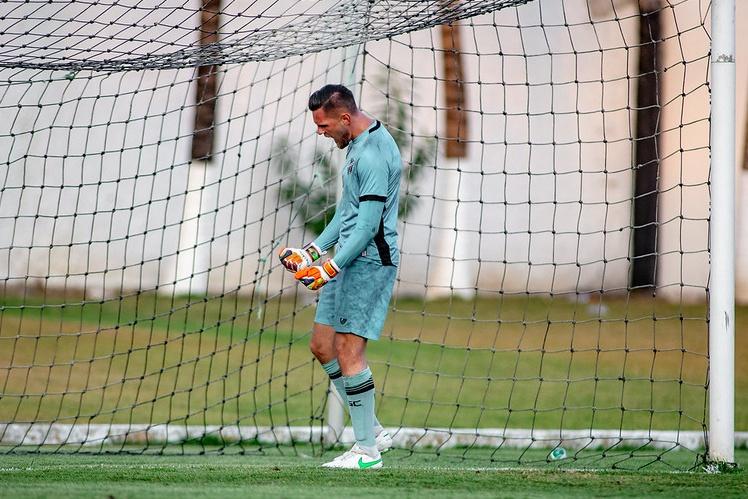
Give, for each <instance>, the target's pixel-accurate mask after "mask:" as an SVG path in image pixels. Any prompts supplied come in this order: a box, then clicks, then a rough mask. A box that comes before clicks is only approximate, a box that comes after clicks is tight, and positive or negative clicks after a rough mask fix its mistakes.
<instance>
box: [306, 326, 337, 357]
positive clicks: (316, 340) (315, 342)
mask: <svg viewBox="0 0 748 499" xmlns="http://www.w3.org/2000/svg"><path fill="white" fill-rule="evenodd" d="M334 342H335V330H334V329H333V328H331V327H330V326H325V325H323V324H315V325H314V329H313V330H312V338H311V339H310V340H309V350H311V351H312V354H313V355H314V356H315V357H316V358H317V360H319V361H320V362H322V363H323V364H326V363H328V362H330V361H331V360H333V359H334V358H335V357H336V355H335V345H334Z"/></svg>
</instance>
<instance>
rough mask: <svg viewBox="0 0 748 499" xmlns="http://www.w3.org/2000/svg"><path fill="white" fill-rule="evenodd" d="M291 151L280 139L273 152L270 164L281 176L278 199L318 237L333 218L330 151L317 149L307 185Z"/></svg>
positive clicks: (333, 177)
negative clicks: (288, 204)
mask: <svg viewBox="0 0 748 499" xmlns="http://www.w3.org/2000/svg"><path fill="white" fill-rule="evenodd" d="M295 152H296V151H295V150H294V148H293V147H291V146H289V144H288V141H287V140H285V139H283V140H282V141H281V142H280V143H279V144H278V146H277V147H276V148H275V152H274V154H273V160H274V162H275V166H276V168H278V170H279V171H280V173H281V175H283V181H282V182H281V187H280V198H281V200H282V201H283V202H290V203H291V206H292V207H293V210H294V212H295V214H296V216H297V217H301V219H302V220H304V226H305V227H306V230H307V231H309V232H311V233H312V234H313V235H315V236H316V235H318V234H320V233H321V232H322V230H323V229H324V228H325V225H327V224H328V222H329V221H330V220H331V219H332V217H333V215H334V214H335V188H336V169H335V167H334V166H333V165H332V158H331V153H330V151H329V150H328V151H325V150H323V149H317V150H316V151H315V152H314V158H313V160H312V164H313V166H314V175H313V176H312V179H311V180H310V181H307V180H304V178H302V176H301V175H300V174H299V171H298V168H297V163H296V161H295V159H294V158H295V157H298V154H295Z"/></svg>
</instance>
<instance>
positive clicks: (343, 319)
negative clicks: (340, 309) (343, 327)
mask: <svg viewBox="0 0 748 499" xmlns="http://www.w3.org/2000/svg"><path fill="white" fill-rule="evenodd" d="M346 322H348V319H346V318H345V317H341V318H340V323H341V324H345V323H346Z"/></svg>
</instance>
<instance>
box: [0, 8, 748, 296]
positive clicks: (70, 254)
mask: <svg viewBox="0 0 748 499" xmlns="http://www.w3.org/2000/svg"><path fill="white" fill-rule="evenodd" d="M706 3H707V2H706V0H693V1H689V2H684V3H679V4H678V5H676V6H674V7H673V8H672V9H666V10H665V12H664V13H663V22H664V23H665V34H666V36H667V41H666V42H665V47H664V53H665V54H666V59H667V61H666V66H667V67H668V71H667V72H666V73H665V74H664V75H663V89H664V92H663V93H664V99H663V103H662V106H663V107H662V109H663V112H662V120H663V121H662V129H663V130H667V132H665V133H664V134H663V138H662V143H661V145H662V151H661V153H660V157H661V158H662V159H663V162H662V168H661V189H665V190H666V192H665V193H664V194H663V195H662V196H661V205H660V214H659V219H660V223H661V224H662V225H661V231H660V243H659V244H660V250H661V252H663V256H662V257H661V258H660V260H659V264H658V265H659V266H658V276H659V285H660V286H663V287H664V288H663V292H665V293H667V294H668V296H671V297H673V298H674V299H678V298H679V297H680V295H681V293H683V294H684V298H685V299H703V298H704V291H703V287H704V286H705V285H706V278H707V273H708V266H707V263H708V255H707V253H706V248H707V240H706V238H707V227H706V222H705V219H706V217H707V216H708V191H707V187H706V184H705V181H706V176H707V175H708V150H707V149H706V146H707V144H708V125H707V123H706V117H707V116H708V92H707V91H706V87H705V86H704V82H705V79H706V78H707V66H708V59H707V58H706V53H707V48H706V45H705V44H706V43H708V37H707V35H706V33H705V32H704V30H703V29H701V28H698V27H697V26H698V22H699V21H698V18H699V16H700V15H701V16H703V15H704V12H706V10H705V5H706ZM231 5H232V8H234V9H239V8H240V7H241V5H239V4H238V3H232V4H231ZM616 5H617V14H618V16H619V18H621V19H623V21H621V22H613V21H611V16H612V14H611V13H610V12H605V10H602V11H595V12H593V16H594V17H595V18H596V19H597V20H598V21H599V22H598V23H596V24H595V25H590V24H588V22H587V21H588V20H589V16H590V13H589V12H588V10H587V7H586V2H585V1H583V0H574V1H566V2H563V3H562V2H560V1H559V0H553V1H550V0H544V1H540V2H537V1H536V2H532V3H530V4H528V5H525V6H522V7H520V8H518V9H506V10H504V11H500V12H497V13H494V14H487V15H483V16H479V17H476V18H474V19H472V20H469V21H466V22H464V23H462V25H463V48H464V50H465V51H466V55H465V56H464V62H465V76H466V80H467V83H466V91H467V102H468V108H469V116H470V118H469V119H470V123H469V139H470V141H471V143H470V146H469V154H468V156H467V157H466V158H463V159H460V160H458V161H453V162H447V161H445V160H444V158H443V156H441V155H440V156H439V158H438V162H437V165H436V168H435V169H434V168H432V169H430V170H429V171H427V172H426V173H425V174H424V175H423V176H422V177H421V178H420V179H419V181H418V185H412V186H409V188H410V189H411V190H412V191H414V192H417V193H419V194H420V195H421V196H422V197H421V199H420V201H419V206H418V209H417V210H416V211H415V212H414V213H413V214H412V216H411V217H409V219H408V220H407V221H406V222H405V223H403V224H402V229H403V230H402V250H403V259H402V266H401V270H400V283H399V285H398V292H400V293H408V294H423V293H424V292H425V290H426V288H425V287H424V285H425V284H426V283H428V285H429V286H430V289H432V290H436V291H437V293H436V294H439V293H438V291H439V290H442V291H449V289H450V286H452V287H453V288H455V289H456V291H457V292H462V293H467V294H470V293H471V292H472V291H473V290H475V289H478V290H479V291H480V292H485V293H496V292H498V290H504V291H506V292H524V291H531V292H549V291H552V292H554V293H568V292H576V291H579V292H592V291H595V290H600V289H604V290H620V289H625V287H626V283H627V280H628V273H629V270H630V264H629V262H628V260H627V257H628V254H629V246H630V240H631V230H630V225H631V209H632V204H631V203H632V200H631V198H632V186H633V184H632V182H633V176H632V174H631V164H632V153H633V149H632V139H631V137H632V130H633V129H634V127H635V118H636V116H635V113H633V112H632V111H631V110H630V109H628V108H627V106H629V105H633V102H634V97H635V96H634V92H635V82H634V80H632V79H627V75H629V76H632V75H635V74H636V67H637V60H636V49H635V48H630V49H629V50H626V49H625V47H627V46H628V47H634V46H635V45H636V43H637V41H638V27H637V20H636V19H635V18H633V17H631V16H632V15H633V14H634V10H633V6H632V4H631V3H629V2H616ZM739 8H742V7H739ZM747 17H748V16H742V19H741V16H740V15H739V16H738V19H739V22H740V23H742V24H741V26H742V28H739V30H738V33H741V31H742V32H745V31H746V29H745V28H748V26H743V25H744V24H746V18H747ZM190 22H192V23H194V22H196V20H195V19H192V18H189V19H188V20H187V21H185V23H187V24H188V23H190ZM541 22H542V24H543V26H545V29H541V28H540V27H539V26H540V24H541ZM564 22H566V23H568V25H569V26H568V27H567V26H564ZM518 24H519V25H522V26H524V27H523V28H521V29H518V28H517V27H516V26H517V25H518ZM185 25H186V24H185ZM676 26H677V27H678V29H680V30H681V31H683V32H684V34H683V35H682V36H681V37H680V38H678V37H675V36H674V34H675V30H676ZM690 28H693V29H690ZM187 32H189V33H191V32H190V31H189V30H187V31H186V33H187ZM173 34H174V33H171V34H170V35H169V36H171V35H173ZM182 35H183V36H185V34H184V33H183V34H182ZM192 36H194V34H193V35H192ZM179 40H180V42H183V41H184V38H180V39H179ZM738 46H740V44H738ZM433 48H437V49H438V48H439V35H438V30H437V29H433V30H430V31H421V32H416V33H412V34H409V35H400V36H398V37H396V38H395V39H394V40H392V41H379V42H371V43H368V44H367V45H366V51H367V55H366V58H365V65H364V67H363V76H364V80H365V81H364V87H363V98H362V101H361V103H362V106H363V107H364V109H366V110H367V111H370V112H372V113H375V114H380V112H381V110H382V107H383V105H384V103H385V102H386V99H385V98H384V95H385V94H386V93H387V92H388V89H387V85H386V84H385V83H383V82H382V81H381V78H382V77H383V76H384V75H386V73H387V69H386V65H389V66H390V67H391V68H392V69H393V71H391V73H390V78H391V80H390V81H391V85H392V84H397V85H399V86H400V87H401V88H402V89H404V90H405V95H406V96H407V100H408V101H409V102H408V103H409V104H410V103H412V104H413V109H414V118H413V126H412V129H413V130H414V131H415V132H416V133H418V134H422V135H424V136H433V135H434V134H436V135H442V136H443V135H444V131H443V127H444V116H443V113H442V112H441V111H436V110H434V107H439V106H443V102H444V101H443V95H442V92H443V88H442V87H441V85H438V84H437V82H436V81H435V79H434V76H435V75H440V74H442V73H441V64H442V61H441V57H440V55H439V53H438V52H436V51H434V50H432V49H433ZM599 49H604V50H603V51H602V52H600V51H599ZM574 51H576V55H575V54H574ZM500 53H501V55H499V54H500ZM341 54H342V51H339V50H335V51H327V52H321V53H316V54H311V55H308V56H304V57H294V58H289V59H284V60H279V61H276V62H267V63H247V64H242V65H234V66H226V67H224V68H222V69H223V70H224V71H225V72H224V73H223V74H222V75H221V83H220V85H221V86H220V92H219V93H220V96H221V97H220V99H219V103H218V108H217V116H218V118H217V128H216V151H217V153H216V156H215V158H214V162H213V164H212V166H209V167H208V168H206V169H205V171H204V173H203V175H204V177H205V179H204V182H203V187H202V188H199V191H200V193H199V196H198V197H199V198H200V199H201V202H200V208H199V209H200V210H201V211H202V213H201V216H200V221H199V222H198V224H199V225H202V227H203V228H202V229H200V230H198V231H197V232H196V234H197V235H196V236H194V237H197V238H198V239H197V244H198V245H200V247H205V246H210V248H211V250H210V267H211V268H212V270H211V272H210V276H209V280H208V285H209V288H210V291H211V292H214V293H220V292H224V291H230V290H234V289H240V290H241V291H244V292H251V291H252V290H254V289H256V288H257V286H259V289H260V290H261V291H263V292H264V291H265V290H269V291H277V290H279V289H280V288H281V287H287V288H288V289H289V290H291V289H293V285H292V284H291V283H289V281H288V279H287V278H286V277H284V276H283V274H282V273H281V272H280V271H279V270H278V268H277V266H276V268H275V269H273V271H272V272H271V273H270V274H268V272H269V270H270V269H269V265H267V264H266V263H264V262H263V260H265V259H267V258H270V259H272V258H273V257H274V253H275V251H274V250H273V248H274V247H276V246H277V245H278V244H286V243H287V242H288V243H291V244H300V243H302V241H303V240H305V239H308V237H306V236H304V235H303V231H302V230H301V229H300V228H301V226H302V224H301V221H300V220H299V219H298V217H296V218H294V215H293V214H292V212H291V211H290V210H289V209H288V207H283V206H279V203H278V194H277V185H278V181H279V175H278V172H277V171H275V169H273V168H271V167H269V158H270V156H271V154H272V151H273V147H274V146H275V145H276V144H277V143H279V141H280V140H282V139H284V138H289V139H290V141H291V143H293V144H296V145H297V146H298V148H297V149H298V151H300V152H299V156H298V157H299V160H298V163H299V168H300V169H301V171H302V174H303V175H305V176H306V177H307V178H310V177H311V176H312V174H313V172H312V170H313V168H312V165H311V161H310V159H311V156H310V152H311V151H312V150H313V149H314V147H315V145H316V144H319V145H322V146H323V147H326V148H329V144H327V143H326V142H324V141H321V142H318V140H317V138H316V137H315V136H314V130H313V126H312V123H311V119H310V117H309V114H308V113H307V112H306V111H305V105H306V99H307V97H308V95H309V93H310V92H311V91H313V90H315V89H316V88H318V87H319V86H321V85H322V84H324V83H325V82H332V81H341V80H342V79H343V78H342V76H341V72H342V66H341V64H340V59H341ZM477 54H480V56H478V55H477ZM738 55H739V59H738V63H739V74H740V75H741V76H740V78H741V80H740V82H739V84H738V88H743V89H745V88H746V74H745V69H744V68H745V63H744V61H742V59H741V58H740V52H739V54H738ZM682 59H685V60H687V61H688V63H687V64H686V65H685V66H684V65H683V64H680V63H678V61H680V60H682ZM193 78H194V70H191V69H182V70H161V71H138V72H128V73H110V74H104V73H91V72H85V71H84V72H81V73H79V74H77V75H76V76H75V78H74V79H72V80H68V79H66V78H65V72H59V71H58V72H32V71H23V72H19V71H17V70H10V69H3V70H0V79H1V80H2V81H8V82H11V83H12V84H8V85H6V86H5V88H4V89H3V90H2V93H0V108H1V109H2V115H3V116H4V117H6V118H5V119H3V120H2V121H0V151H3V156H4V157H3V158H2V162H3V163H6V166H5V167H3V168H2V173H0V185H2V190H0V278H2V279H3V280H5V281H6V282H7V284H8V285H11V286H21V285H35V286H54V287H67V288H71V289H76V290H77V289H83V288H85V289H86V292H87V293H88V294H89V295H91V296H101V295H107V294H116V293H119V292H120V291H121V290H123V289H125V290H136V289H145V290H151V289H159V290H161V291H164V292H172V291H173V290H174V288H172V287H171V286H172V284H173V283H174V280H175V278H176V279H185V278H186V277H185V274H184V273H183V272H182V273H179V272H177V271H176V267H177V263H176V252H177V248H178V247H179V244H180V243H179V240H180V230H181V228H183V227H186V225H185V224H184V223H183V221H182V216H183V213H184V200H185V198H186V196H185V191H186V190H187V189H188V182H187V179H188V171H189V168H190V161H189V153H190V144H191V129H192V123H193V117H194V116H193V111H194V108H193V107H191V104H192V103H193V101H194V85H193V84H192V79H193ZM601 80H603V83H601ZM479 81H480V84H478V82H479ZM575 81H577V82H581V83H576V84H575V83H574V82H575ZM394 82H397V83H394ZM528 83H529V85H528ZM154 88H155V90H154ZM682 93H685V94H686V95H685V96H682V95H681V94H682ZM744 98H745V97H744V96H743V97H740V99H744ZM738 102H739V106H738V109H739V110H740V109H745V108H746V105H745V104H744V103H745V101H744V100H743V101H742V102H743V105H742V107H741V106H740V102H741V100H739V101H738ZM39 103H42V104H43V105H42V106H41V107H39V106H38V104H39ZM19 104H20V107H19ZM739 118H740V119H739V137H743V136H744V134H742V133H740V130H742V128H741V127H743V126H745V125H744V123H745V115H744V114H743V115H742V117H741V113H740V112H739ZM681 122H683V123H684V126H683V127H680V126H679V124H680V123H681ZM71 126H72V128H71ZM442 145H443V144H442ZM681 149H682V150H683V152H681ZM739 150H742V149H741V146H740V145H739ZM45 155H46V157H45ZM6 158H7V159H6ZM458 168H459V170H460V173H459V175H458V174H457V173H456V170H457V169H458ZM456 178H459V185H458V184H457V183H456V182H455V179H456ZM194 185H195V184H193V189H194ZM192 197H194V196H192ZM457 200H459V202H457ZM580 200H581V201H582V202H581V203H580ZM681 214H682V216H681ZM455 223H456V225H457V227H458V231H457V232H455V231H454V227H455ZM187 225H189V224H187ZM195 225H196V224H195ZM289 227H291V230H290V232H289ZM182 232H183V231H182ZM183 239H184V238H183ZM279 239H282V242H279ZM681 251H683V253H682V254H681ZM185 256H187V257H188V258H191V255H190V254H185V253H182V258H184V257H185ZM452 258H455V259H456V260H457V263H455V264H453V262H452ZM479 258H480V262H478V259H479ZM268 261H272V260H268ZM455 271H456V272H455ZM284 279H285V280H284ZM680 283H684V284H685V287H681V286H680ZM181 289H184V288H183V287H182V288H181Z"/></svg>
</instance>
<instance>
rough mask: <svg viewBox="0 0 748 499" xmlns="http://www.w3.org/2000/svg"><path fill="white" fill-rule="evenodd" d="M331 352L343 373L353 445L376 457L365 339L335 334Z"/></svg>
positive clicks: (371, 386)
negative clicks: (354, 437) (353, 437)
mask: <svg viewBox="0 0 748 499" xmlns="http://www.w3.org/2000/svg"><path fill="white" fill-rule="evenodd" d="M335 352H336V353H337V355H338V362H339V363H340V369H341V371H342V374H343V383H344V385H345V393H346V396H347V399H348V410H349V411H350V413H351V424H352V425H353V433H354V434H355V435H356V443H357V444H358V446H359V447H360V448H361V449H363V450H364V451H365V452H366V453H367V454H369V455H370V456H372V457H375V456H376V457H377V458H378V457H379V452H378V451H377V447H376V440H375V433H374V421H375V418H374V380H373V378H372V375H371V370H370V369H369V366H367V365H366V355H365V352H366V338H362V337H360V336H356V335H355V334H345V333H338V334H336V335H335Z"/></svg>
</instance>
